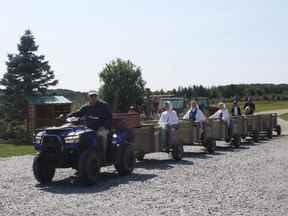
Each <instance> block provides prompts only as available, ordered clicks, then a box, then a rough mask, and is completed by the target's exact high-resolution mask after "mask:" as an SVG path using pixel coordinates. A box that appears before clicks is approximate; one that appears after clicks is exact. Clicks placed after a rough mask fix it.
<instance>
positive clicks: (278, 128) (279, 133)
mask: <svg viewBox="0 0 288 216" xmlns="http://www.w3.org/2000/svg"><path fill="white" fill-rule="evenodd" d="M276 132H277V135H278V136H280V135H281V133H282V128H281V126H280V125H277V126H276Z"/></svg>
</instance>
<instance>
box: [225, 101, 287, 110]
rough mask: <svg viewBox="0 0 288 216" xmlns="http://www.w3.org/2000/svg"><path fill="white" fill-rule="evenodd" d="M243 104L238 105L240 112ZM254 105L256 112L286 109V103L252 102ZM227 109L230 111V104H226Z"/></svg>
mask: <svg viewBox="0 0 288 216" xmlns="http://www.w3.org/2000/svg"><path fill="white" fill-rule="evenodd" d="M244 103H245V102H241V103H239V105H240V107H241V110H243V105H244ZM254 103H255V106H256V112H263V111H273V110H281V109H288V101H270V102H268V101H254ZM227 107H228V109H229V110H230V107H231V103H227Z"/></svg>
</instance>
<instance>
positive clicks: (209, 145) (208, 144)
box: [205, 139, 216, 154]
mask: <svg viewBox="0 0 288 216" xmlns="http://www.w3.org/2000/svg"><path fill="white" fill-rule="evenodd" d="M205 148H206V150H207V152H208V153H209V154H214V153H215V150H216V140H213V139H209V140H207V141H205Z"/></svg>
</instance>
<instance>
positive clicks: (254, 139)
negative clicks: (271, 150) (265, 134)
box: [252, 131, 259, 143]
mask: <svg viewBox="0 0 288 216" xmlns="http://www.w3.org/2000/svg"><path fill="white" fill-rule="evenodd" d="M252 138H253V141H254V143H255V142H258V141H259V134H258V132H257V131H255V132H253V136H252Z"/></svg>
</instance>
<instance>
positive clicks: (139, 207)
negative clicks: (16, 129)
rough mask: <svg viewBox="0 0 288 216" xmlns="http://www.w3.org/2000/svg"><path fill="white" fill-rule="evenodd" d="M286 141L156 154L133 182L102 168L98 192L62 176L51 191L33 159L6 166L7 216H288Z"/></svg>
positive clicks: (2, 206)
mask: <svg viewBox="0 0 288 216" xmlns="http://www.w3.org/2000/svg"><path fill="white" fill-rule="evenodd" d="M287 139H288V137H287V136H281V137H275V138H273V140H267V141H262V142H260V143H257V144H255V145H248V144H246V145H243V146H241V147H240V148H239V149H232V148H231V147H229V146H228V145H226V144H225V143H220V142H219V143H217V145H218V144H219V146H218V148H217V153H216V154H215V155H208V154H205V153H204V152H203V148H202V147H185V150H186V153H185V157H184V159H183V161H180V162H176V161H174V160H172V159H171V156H169V155H168V154H165V153H154V154H149V155H147V156H146V157H145V160H144V161H143V162H138V163H137V168H136V169H135V171H134V174H133V175H132V176H126V177H120V176H118V175H117V173H116V172H115V170H114V168H113V167H105V168H102V172H103V176H102V178H101V180H100V181H99V183H98V184H97V185H94V186H90V187H84V186H81V185H79V184H77V183H75V182H73V178H71V176H72V175H73V174H74V171H73V170H72V169H59V170H57V172H56V176H55V179H54V182H53V183H52V184H51V185H49V186H45V187H41V186H39V185H38V184H37V182H36V180H35V179H34V177H33V174H32V168H31V166H32V161H33V157H32V156H22V157H12V158H8V159H7V158H6V159H3V158H2V159H0V182H1V183H0V215H1V216H2V215H3V216H10V215H11V216H12V215H13V216H14V215H37V216H38V215H41V216H42V215H43V216H46V215H47V216H48V215H49V216H51V215H53V216H58V215H59V216H60V215H61V216H62V215H85V216H89V215H101V216H106V215H107V216H110V215H137V216H142V215H143V216H144V215H145V216H146V215H171V216H175V215H179V216H185V215H189V216H190V215H197V216H202V215H203V216H208V215H211V216H218V215H219V216H223V215H227V216H238V215H241V216H256V215H257V216H258V215H259V216H266V215H267V216H268V215H269V216H271V215H273V216H274V215H275V216H276V215H277V216H278V215H279V216H284V215H288V205H287V203H288V181H287V179H288V172H287V170H288V157H287V155H288V145H287V141H288V140H287Z"/></svg>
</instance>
